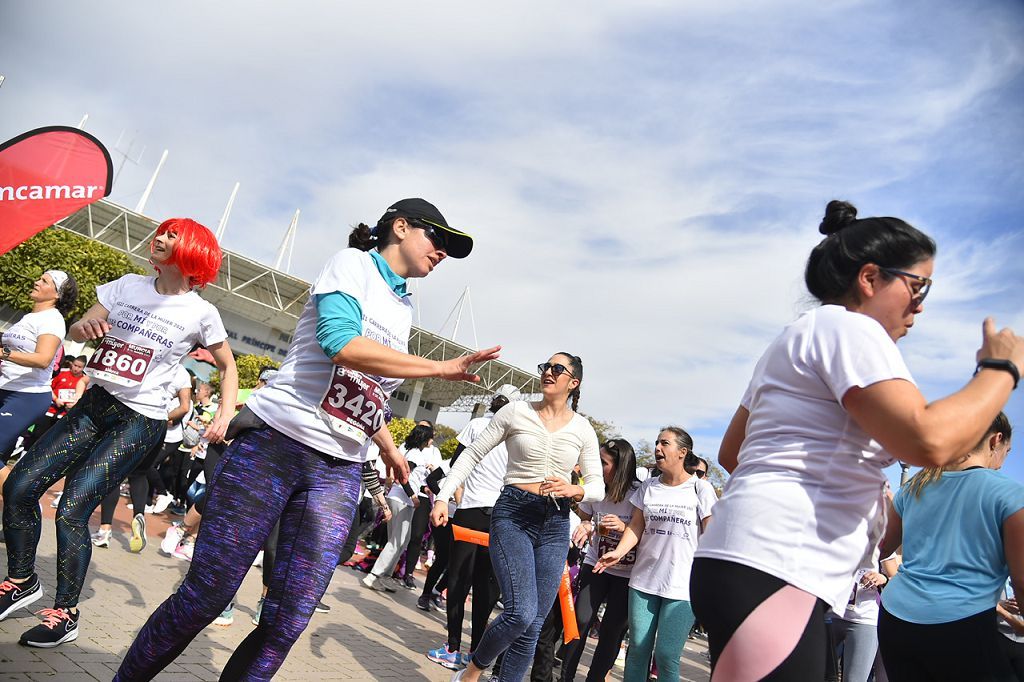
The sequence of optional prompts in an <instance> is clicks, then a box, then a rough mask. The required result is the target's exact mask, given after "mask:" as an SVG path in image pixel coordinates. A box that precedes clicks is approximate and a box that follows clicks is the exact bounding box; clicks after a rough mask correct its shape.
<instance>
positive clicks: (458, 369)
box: [115, 199, 500, 680]
mask: <svg viewBox="0 0 1024 682" xmlns="http://www.w3.org/2000/svg"><path fill="white" fill-rule="evenodd" d="M472 248H473V239H472V238H471V237H470V236H469V235H467V234H465V233H463V232H460V231H458V230H455V229H453V228H451V227H449V226H448V223H447V222H446V221H445V219H444V216H442V215H441V212H440V211H438V210H437V208H436V207H435V206H434V205H433V204H430V203H429V202H426V201H424V200H423V199H403V200H401V201H399V202H397V203H395V204H392V205H391V206H390V207H389V208H388V209H387V211H385V213H384V215H383V216H381V218H380V220H378V221H377V223H376V225H375V226H374V227H373V228H372V229H371V228H370V227H368V226H366V225H363V224H360V225H359V226H358V227H357V228H355V229H354V230H353V231H352V233H351V234H350V235H349V248H347V249H342V250H341V251H339V252H337V253H335V254H334V255H333V256H331V257H330V259H328V261H327V263H326V265H324V267H323V269H322V270H321V271H320V274H319V275H318V276H317V278H316V280H315V281H314V283H313V286H312V288H311V290H310V296H309V299H308V300H307V301H306V305H305V307H304V308H303V310H302V314H301V315H300V316H299V322H298V325H297V326H296V328H295V334H294V336H293V338H292V343H291V346H290V347H289V348H288V355H287V356H286V357H285V359H284V362H283V363H282V364H281V367H280V368H279V369H278V373H277V376H275V377H274V378H273V379H272V380H271V381H270V382H269V383H268V384H267V385H266V386H265V387H263V388H261V389H260V390H259V391H256V392H255V393H253V394H252V397H250V398H249V400H248V401H247V402H246V405H245V407H244V408H243V409H242V411H241V412H239V414H238V416H237V417H235V419H234V421H233V422H232V424H231V436H232V438H233V440H232V443H231V445H230V446H228V448H227V450H225V452H224V455H223V456H222V457H221V461H220V464H219V465H218V466H217V469H216V471H215V472H214V474H213V477H212V479H213V480H211V481H209V492H208V494H207V498H206V509H205V510H204V513H203V526H202V532H201V533H200V534H199V537H198V538H197V539H196V543H195V550H194V552H193V555H192V562H191V564H190V565H189V571H188V575H186V576H185V580H184V581H183V582H182V584H181V586H180V587H179V588H178V591H177V592H175V593H174V594H173V595H171V596H170V597H169V598H168V599H167V600H166V601H165V602H164V603H163V604H161V605H160V606H159V607H158V608H157V610H156V611H155V612H154V613H153V615H152V616H150V618H149V620H148V621H147V622H146V624H145V625H144V626H143V627H142V629H141V630H140V631H139V633H138V635H137V636H136V638H135V641H134V642H133V643H132V646H131V648H130V649H129V650H128V653H127V654H126V656H125V658H124V660H123V661H122V662H121V667H120V668H119V669H118V672H117V675H116V677H115V679H117V680H149V679H152V678H153V677H154V676H156V674H157V673H159V672H160V671H161V670H163V668H164V667H166V666H167V665H168V664H169V663H170V662H171V661H173V660H174V659H175V658H176V657H177V656H178V654H180V653H181V652H182V651H184V650H185V648H186V647H187V646H188V645H189V643H190V642H191V641H192V639H193V638H195V636H196V635H198V634H199V632H200V631H202V629H203V628H205V627H206V626H207V625H209V624H210V623H211V622H212V621H213V620H214V618H216V617H217V616H218V615H220V613H221V612H222V611H223V610H224V608H225V607H226V606H227V605H228V604H229V603H230V602H231V600H232V598H233V597H234V595H235V593H236V592H237V591H238V587H239V585H241V583H242V579H243V578H244V577H245V574H246V573H247V572H248V570H249V568H250V566H251V565H252V562H253V560H254V559H255V558H256V554H257V553H258V552H259V551H260V548H261V547H263V544H264V541H265V540H266V538H267V536H268V535H269V534H270V532H271V529H272V528H273V527H274V525H275V524H278V523H280V526H279V532H278V540H277V555H276V557H275V559H274V569H273V572H272V575H271V577H270V584H269V586H268V590H267V594H266V597H265V599H264V600H263V608H262V610H261V612H260V618H259V625H258V626H257V627H256V629H255V630H253V631H252V633H250V634H249V636H248V637H246V638H245V640H243V641H242V643H241V644H239V645H238V647H237V648H236V649H235V652H234V653H233V654H232V656H231V658H230V659H228V662H227V665H225V667H224V670H223V671H222V673H221V679H225V680H237V679H246V680H248V679H256V680H268V679H270V678H272V677H273V676H274V674H275V673H276V672H277V670H278V668H280V667H281V664H282V663H284V660H285V658H286V657H287V655H288V652H289V651H290V649H291V647H292V645H293V644H294V643H295V640H297V639H298V637H299V635H300V634H302V631H303V630H304V629H305V628H306V625H307V624H308V623H309V619H310V618H311V617H312V615H313V611H314V609H315V608H316V606H317V604H318V603H319V601H320V599H321V598H322V597H323V595H324V592H326V590H327V586H328V584H329V583H330V580H331V576H333V575H334V569H335V568H336V566H337V564H338V557H339V555H340V554H341V550H342V547H343V546H344V545H345V539H346V538H347V536H348V533H349V530H350V528H351V526H352V521H353V518H354V517H355V512H356V508H357V507H358V505H359V496H360V490H359V483H360V481H361V479H362V470H363V461H364V460H365V459H366V454H367V451H368V450H369V449H370V445H371V444H370V440H371V439H372V440H373V442H374V443H376V444H377V446H378V447H379V448H380V453H381V455H380V456H381V459H382V460H383V461H384V462H385V463H386V464H387V465H388V468H389V470H390V471H391V472H392V473H393V474H395V475H394V478H395V479H397V480H398V481H399V482H405V481H406V479H407V478H408V475H409V470H408V467H407V465H406V463H405V459H404V458H403V457H402V456H401V455H400V454H399V453H398V450H397V448H395V444H394V442H393V441H392V439H391V435H390V433H389V432H388V430H387V428H386V427H385V420H386V419H387V417H388V415H390V409H389V408H388V406H387V401H388V398H389V397H390V395H391V394H392V393H393V392H394V391H395V389H397V388H398V387H399V386H400V385H401V384H402V380H403V379H417V378H425V377H440V378H442V379H447V380H450V381H479V377H478V376H476V375H475V374H471V373H470V371H469V370H470V367H471V366H472V365H475V364H477V363H480V362H486V361H487V360H491V359H494V358H496V357H498V351H499V350H500V349H499V348H497V347H495V348H489V349H487V350H482V351H478V352H476V353H470V354H468V355H464V356H461V357H458V358H452V359H450V360H444V361H437V360H430V359H427V358H424V357H420V356H417V355H411V354H409V353H408V352H407V350H408V341H409V333H410V330H411V327H412V302H411V301H410V300H409V292H408V290H407V282H408V279H409V278H412V277H426V276H427V275H429V274H430V273H431V271H433V270H434V268H436V267H437V266H438V265H440V264H441V262H442V261H444V260H445V259H446V258H448V257H449V256H451V257H452V258H464V257H466V256H468V255H469V253H470V251H471V250H472ZM231 398H232V399H231V402H230V405H232V406H234V396H231ZM225 401H226V398H225ZM225 401H222V404H223V402H225Z"/></svg>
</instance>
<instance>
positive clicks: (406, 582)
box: [402, 573, 416, 590]
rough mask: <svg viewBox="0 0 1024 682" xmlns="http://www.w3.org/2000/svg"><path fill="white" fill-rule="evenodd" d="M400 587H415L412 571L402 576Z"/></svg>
mask: <svg viewBox="0 0 1024 682" xmlns="http://www.w3.org/2000/svg"><path fill="white" fill-rule="evenodd" d="M402 587H404V588H405V589H407V590H415V589H416V579H415V578H413V577H412V573H406V574H405V577H404V578H402Z"/></svg>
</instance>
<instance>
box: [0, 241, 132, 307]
mask: <svg viewBox="0 0 1024 682" xmlns="http://www.w3.org/2000/svg"><path fill="white" fill-rule="evenodd" d="M47 270H63V271H65V272H67V273H68V274H69V275H71V276H72V277H74V278H75V280H76V281H77V282H78V303H77V304H76V305H75V307H74V308H73V309H72V311H71V313H70V314H69V315H68V318H69V319H71V320H74V319H77V318H79V317H81V316H82V314H83V313H84V312H85V311H86V310H88V309H89V308H91V307H92V305H93V304H94V303H95V302H96V286H97V285H99V284H105V283H106V282H111V281H113V280H115V279H117V278H119V277H123V276H124V275H126V274H128V273H136V274H144V271H143V270H142V268H139V267H138V266H136V265H135V264H134V263H132V262H131V260H130V259H129V258H128V256H127V255H125V254H123V253H121V252H120V251H118V250H116V249H113V248H111V247H109V246H107V245H106V244H102V243H100V242H98V241H95V240H92V239H89V238H87V237H83V236H81V235H79V234H75V233H74V232H69V231H67V230H62V229H60V228H58V227H49V228H47V229H45V230H43V231H42V232H40V233H38V234H37V235H35V236H34V237H32V238H31V239H28V240H27V241H25V242H23V243H21V244H19V245H18V246H17V247H16V248H14V249H12V250H10V251H8V252H7V253H5V254H4V255H3V256H0V300H2V301H4V302H5V303H7V304H8V305H10V306H11V307H12V308H15V309H16V310H23V311H25V312H28V311H30V310H31V309H32V301H31V300H29V297H28V294H29V291H30V290H31V289H32V283H33V282H34V281H35V280H36V279H38V278H39V276H40V275H42V274H43V273H44V272H45V271H47Z"/></svg>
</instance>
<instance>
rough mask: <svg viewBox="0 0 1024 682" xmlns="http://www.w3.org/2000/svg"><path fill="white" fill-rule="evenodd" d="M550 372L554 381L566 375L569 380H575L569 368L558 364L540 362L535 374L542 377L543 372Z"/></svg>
mask: <svg viewBox="0 0 1024 682" xmlns="http://www.w3.org/2000/svg"><path fill="white" fill-rule="evenodd" d="M548 370H551V376H553V377H555V378H556V379H557V378H558V377H560V376H562V375H563V374H568V375H569V376H570V377H571V378H573V379H575V378H576V375H575V374H573V373H572V372H570V371H569V368H568V367H566V366H565V365H563V364H561V363H559V362H555V363H552V362H542V363H540V364H539V365H537V373H538V374H540V375H541V376H544V372H546V371H548Z"/></svg>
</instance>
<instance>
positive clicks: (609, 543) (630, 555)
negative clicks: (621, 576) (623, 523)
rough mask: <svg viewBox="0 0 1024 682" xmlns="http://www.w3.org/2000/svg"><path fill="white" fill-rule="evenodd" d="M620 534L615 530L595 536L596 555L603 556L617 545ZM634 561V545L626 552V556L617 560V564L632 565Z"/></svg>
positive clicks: (620, 537)
mask: <svg viewBox="0 0 1024 682" xmlns="http://www.w3.org/2000/svg"><path fill="white" fill-rule="evenodd" d="M621 539H622V534H621V533H617V532H614V531H612V532H606V533H604V534H603V535H598V536H597V556H598V557H603V556H604V555H605V554H607V553H608V552H610V551H612V550H613V549H615V548H616V547H618V546H619V540H621ZM635 563H636V547H634V548H633V549H631V550H629V551H628V552H626V556H624V557H622V559H621V560H620V561H619V564H618V565H619V566H632V565H633V564H635Z"/></svg>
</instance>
